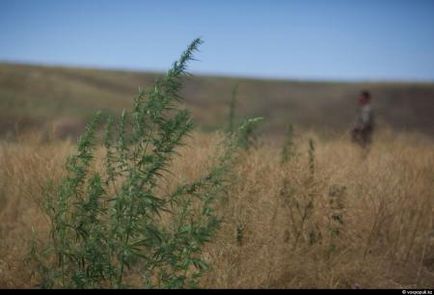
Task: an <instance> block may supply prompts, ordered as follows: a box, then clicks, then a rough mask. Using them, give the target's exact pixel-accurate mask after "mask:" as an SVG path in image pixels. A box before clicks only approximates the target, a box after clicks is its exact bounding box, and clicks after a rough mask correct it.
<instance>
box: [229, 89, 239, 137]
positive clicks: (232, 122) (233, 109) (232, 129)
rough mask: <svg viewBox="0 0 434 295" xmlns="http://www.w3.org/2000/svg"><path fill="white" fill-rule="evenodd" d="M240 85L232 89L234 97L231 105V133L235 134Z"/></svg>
mask: <svg viewBox="0 0 434 295" xmlns="http://www.w3.org/2000/svg"><path fill="white" fill-rule="evenodd" d="M237 93H238V84H237V85H235V87H234V88H233V89H232V97H231V101H230V104H229V126H228V131H229V133H233V132H234V129H235V108H236V104H237Z"/></svg>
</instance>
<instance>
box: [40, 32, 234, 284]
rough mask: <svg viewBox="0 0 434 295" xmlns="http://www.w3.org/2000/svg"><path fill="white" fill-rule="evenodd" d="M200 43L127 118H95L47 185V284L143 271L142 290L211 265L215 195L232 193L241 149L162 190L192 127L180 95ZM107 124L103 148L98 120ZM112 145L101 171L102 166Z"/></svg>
mask: <svg viewBox="0 0 434 295" xmlns="http://www.w3.org/2000/svg"><path fill="white" fill-rule="evenodd" d="M201 43H202V41H201V40H200V39H196V40H194V41H193V42H192V43H191V45H190V46H189V47H188V48H187V50H186V51H185V52H184V53H183V54H182V55H181V57H180V59H179V60H178V61H177V62H175V63H174V64H173V66H172V68H171V69H170V70H169V71H168V73H167V74H166V75H165V76H164V77H163V78H162V79H160V80H157V81H156V83H155V85H154V87H153V88H152V89H150V90H149V91H147V92H145V91H144V90H143V89H139V93H138V95H137V96H136V97H135V99H134V105H133V107H132V109H131V110H130V111H125V110H124V111H123V112H122V115H121V116H120V118H119V119H116V118H115V117H113V116H110V115H105V116H104V115H102V114H101V113H99V114H97V115H96V116H95V118H94V119H93V120H92V121H91V122H90V123H89V124H88V126H87V128H86V131H85V132H84V134H83V135H82V136H81V137H80V140H79V142H78V146H77V151H76V153H75V154H74V155H72V156H71V157H70V158H69V159H68V161H67V165H66V169H67V176H66V177H65V178H64V179H63V180H62V181H61V183H60V184H59V185H58V186H56V187H54V189H51V190H49V192H50V193H49V194H47V198H46V201H45V208H46V212H47V214H48V216H49V217H50V220H51V224H52V227H51V235H50V242H49V244H48V245H47V246H46V248H44V249H43V250H42V251H39V252H40V253H48V254H47V255H46V257H45V258H40V255H36V254H35V253H39V252H37V251H36V250H35V247H32V251H33V253H34V254H35V255H34V256H35V257H36V256H38V257H37V258H38V259H37V261H38V263H40V264H41V265H43V267H41V269H43V270H44V271H41V272H40V275H41V281H42V285H43V287H63V288H64V287H66V288H101V287H108V288H113V287H118V288H120V287H126V286H128V285H127V282H128V279H127V277H128V275H130V274H132V273H134V274H139V275H140V278H141V283H142V285H143V286H144V287H157V288H182V287H195V286H197V284H198V282H199V278H200V276H201V275H202V274H203V272H204V271H206V270H207V269H208V265H207V263H206V262H205V261H204V260H203V259H202V258H201V252H202V249H203V246H204V244H205V243H207V242H209V241H210V240H211V239H212V237H213V235H214V233H215V231H216V230H217V229H218V226H219V218H218V216H217V213H216V212H215V210H214V203H215V201H216V200H217V199H218V198H219V197H220V196H221V194H222V193H224V190H225V175H226V174H227V172H228V169H229V167H230V164H231V161H232V155H233V154H234V153H233V151H234V145H233V144H231V143H230V142H229V144H226V149H227V150H226V151H225V152H224V153H223V156H221V157H220V159H219V160H218V163H217V164H216V165H215V166H214V167H212V168H211V169H210V171H209V172H208V174H206V175H204V177H202V178H200V179H198V180H196V181H193V182H191V183H184V184H181V185H179V186H178V187H177V188H176V189H175V190H174V191H173V192H170V193H162V192H161V190H159V189H158V188H159V184H161V181H162V180H164V175H165V173H168V172H169V171H168V164H169V162H170V160H171V159H172V156H173V155H174V154H175V149H176V147H178V146H180V145H181V144H182V139H183V138H184V137H185V136H186V135H187V134H188V133H189V132H190V131H191V130H192V128H193V123H192V120H191V117H190V115H189V113H188V112H187V111H186V110H180V109H179V108H178V105H177V102H178V101H180V100H181V97H180V96H179V91H180V89H181V87H182V78H183V77H184V76H185V75H186V65H187V62H188V61H189V60H191V59H192V54H193V52H194V51H195V50H196V49H197V47H198V46H199V45H200V44H201ZM101 123H105V132H104V138H103V146H99V145H98V142H99V140H98V139H99V137H98V134H97V129H98V126H99V125H100V124H101ZM99 149H104V150H105V154H104V155H103V157H104V158H103V161H102V163H103V168H102V169H98V167H97V166H96V165H95V162H96V161H95V159H96V155H97V154H98V153H97V152H98V150H99Z"/></svg>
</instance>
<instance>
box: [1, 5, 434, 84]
mask: <svg viewBox="0 0 434 295" xmlns="http://www.w3.org/2000/svg"><path fill="white" fill-rule="evenodd" d="M198 36H200V37H202V38H203V40H204V41H205V43H204V44H203V45H202V47H201V51H200V52H199V53H198V54H197V58H198V59H199V62H194V63H192V64H191V67H190V70H191V71H192V72H193V73H205V74H218V75H231V76H233V75H235V76H253V77H264V78H282V79H309V80H411V81H434V0H407V1H400V0H376V1H375V0H360V1H359V0H351V1H350V0H341V1H339V0H328V1H326V0H322V1H320V0H286V1H277V0H274V1H273V0H268V1H255V0H250V1H243V0H239V1H236V0H233V1H224V0H220V1H217V0H215V1H210V0H203V1H189V0H185V1H164V0H154V1H139V0H117V1H114V0H105V1H102V0H74V1H60V0H58V1H54V0H52V1H49V0H0V61H8V62H24V63H36V64H50V65H53V64H54V65H72V66H86V67H99V68H118V69H134V70H152V71H163V70H166V69H167V68H168V67H169V66H170V64H171V63H172V61H173V60H175V59H176V58H177V57H178V56H179V54H180V52H181V51H182V50H183V49H184V48H185V47H186V46H187V45H188V43H189V42H190V41H191V40H193V39H194V38H195V37H198Z"/></svg>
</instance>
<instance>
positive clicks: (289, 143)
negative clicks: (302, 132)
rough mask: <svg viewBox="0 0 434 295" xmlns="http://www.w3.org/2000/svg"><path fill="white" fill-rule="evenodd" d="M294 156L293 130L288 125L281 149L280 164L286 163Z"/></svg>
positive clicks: (290, 125)
mask: <svg viewBox="0 0 434 295" xmlns="http://www.w3.org/2000/svg"><path fill="white" fill-rule="evenodd" d="M293 156H294V128H293V127H292V124H288V127H287V130H286V136H285V142H284V143H283V148H282V160H281V161H282V164H284V163H287V162H288V161H289V160H290V159H291V158H292V157H293Z"/></svg>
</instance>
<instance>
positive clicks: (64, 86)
mask: <svg viewBox="0 0 434 295" xmlns="http://www.w3.org/2000/svg"><path fill="white" fill-rule="evenodd" d="M157 76H158V74H155V73H139V72H127V71H110V70H94V69H79V68H63V67H45V66H33V65H15V64H0V134H1V135H5V134H8V133H9V134H11V132H14V130H15V131H17V130H21V131H22V130H25V129H26V128H28V127H30V126H32V127H37V128H43V126H44V125H45V124H46V123H47V122H50V121H52V120H55V119H59V118H62V117H73V118H79V119H82V120H83V119H85V118H86V117H88V116H89V115H90V114H91V113H93V112H94V111H96V110H101V109H103V110H110V111H114V112H120V111H121V110H122V108H125V107H127V106H128V105H129V101H130V99H131V98H132V97H134V95H135V94H136V92H137V87H138V86H140V85H141V86H144V87H146V86H149V85H150V84H151V83H152V82H153V81H154V80H155V79H156V78H157ZM236 84H239V90H238V106H237V113H238V117H242V116H246V115H249V116H256V115H260V116H264V117H265V118H266V124H265V125H264V127H263V128H264V129H265V130H267V131H269V132H273V133H275V132H281V131H282V129H283V128H284V127H285V126H286V125H287V123H293V124H294V125H296V126H299V127H303V128H312V129H315V130H317V131H320V132H321V131H340V132H342V131H344V130H346V129H348V128H349V127H350V126H351V123H352V120H353V116H354V112H355V107H356V105H355V101H356V98H357V95H358V93H359V91H360V90H361V89H368V90H370V91H371V93H372V95H373V98H374V105H375V108H376V113H377V117H378V121H379V124H380V125H383V126H390V127H392V128H393V129H397V130H403V129H405V130H411V131H420V132H423V133H425V134H428V135H430V136H434V116H433V114H434V84H427V83H343V82H303V81H283V80H255V79H244V78H227V77H211V76H193V77H192V78H190V79H189V80H188V81H187V83H186V87H185V88H184V90H183V96H184V97H185V101H186V103H187V105H188V106H189V109H190V110H191V111H192V113H193V116H194V118H195V119H196V121H197V123H198V125H199V126H200V127H201V128H203V129H205V130H207V129H213V128H215V127H216V126H219V125H221V124H224V123H225V120H226V118H227V113H228V104H229V100H230V98H231V92H232V89H233V87H234V86H235V85H236Z"/></svg>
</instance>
